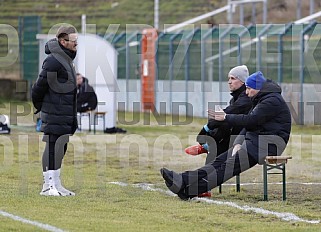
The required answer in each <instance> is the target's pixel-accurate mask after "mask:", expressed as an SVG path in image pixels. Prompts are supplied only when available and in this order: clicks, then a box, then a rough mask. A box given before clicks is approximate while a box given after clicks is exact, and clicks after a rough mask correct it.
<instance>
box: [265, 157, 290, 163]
mask: <svg viewBox="0 0 321 232" xmlns="http://www.w3.org/2000/svg"><path fill="white" fill-rule="evenodd" d="M288 159H292V156H267V157H266V158H265V162H266V163H267V164H284V163H287V162H288Z"/></svg>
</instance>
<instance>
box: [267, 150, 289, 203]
mask: <svg viewBox="0 0 321 232" xmlns="http://www.w3.org/2000/svg"><path fill="white" fill-rule="evenodd" d="M289 159H292V157H291V156H267V157H266V158H265V163H264V164H263V182H264V200H265V201H267V200H268V175H273V174H277V175H282V186H283V194H282V195H283V201H285V200H286V176H285V165H286V164H287V163H288V160H289ZM271 170H280V171H281V172H269V171H271Z"/></svg>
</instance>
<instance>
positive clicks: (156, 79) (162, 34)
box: [155, 32, 165, 104]
mask: <svg viewBox="0 0 321 232" xmlns="http://www.w3.org/2000/svg"><path fill="white" fill-rule="evenodd" d="M164 35H165V34H164V33H163V32H160V33H159V34H158V37H157V39H156V41H155V48H156V54H155V65H156V68H155V90H156V91H155V104H156V102H157V97H158V96H157V92H158V91H157V89H158V86H157V85H158V76H159V75H158V72H159V70H158V61H159V49H158V45H159V40H160V39H161V38H162V37H163V36H164Z"/></svg>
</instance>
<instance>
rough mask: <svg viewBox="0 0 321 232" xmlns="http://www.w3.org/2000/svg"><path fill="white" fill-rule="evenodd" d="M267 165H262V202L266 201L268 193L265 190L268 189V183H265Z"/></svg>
mask: <svg viewBox="0 0 321 232" xmlns="http://www.w3.org/2000/svg"><path fill="white" fill-rule="evenodd" d="M267 182H268V181H267V165H266V163H264V164H263V185H264V193H263V194H264V201H267V200H268V192H267V188H268V183H267Z"/></svg>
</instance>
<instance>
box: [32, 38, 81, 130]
mask: <svg viewBox="0 0 321 232" xmlns="http://www.w3.org/2000/svg"><path fill="white" fill-rule="evenodd" d="M45 53H46V54H48V56H47V58H46V59H45V60H44V62H43V65H42V71H41V72H40V74H39V76H38V79H37V80H36V82H35V84H34V85H33V87H32V102H33V104H34V106H35V108H36V109H37V111H40V117H41V120H42V127H41V131H43V132H44V133H45V134H55V135H63V134H73V133H74V132H75V131H76V129H77V126H78V123H77V96H76V94H77V88H76V72H75V69H74V64H73V60H74V58H75V56H76V52H73V51H71V50H69V49H66V48H64V47H63V46H62V45H61V44H60V43H59V42H58V40H57V39H52V40H50V41H48V42H47V44H46V46H45Z"/></svg>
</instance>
